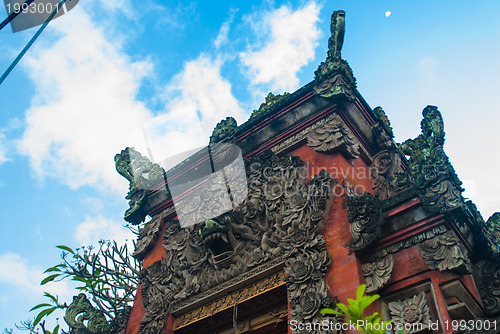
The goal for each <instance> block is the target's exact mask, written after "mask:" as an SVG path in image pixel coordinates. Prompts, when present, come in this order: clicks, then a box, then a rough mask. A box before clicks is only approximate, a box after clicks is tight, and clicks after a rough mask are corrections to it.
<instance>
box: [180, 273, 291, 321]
mask: <svg viewBox="0 0 500 334" xmlns="http://www.w3.org/2000/svg"><path fill="white" fill-rule="evenodd" d="M284 284H285V274H284V273H283V272H279V273H276V274H274V275H271V276H269V277H266V278H264V279H263V280H260V281H259V282H256V283H255V284H252V285H250V286H248V287H245V288H243V289H240V290H238V291H235V292H233V293H230V294H229V295H227V296H224V297H222V298H220V299H217V300H215V301H213V302H211V303H209V304H207V305H204V306H202V307H200V308H198V309H195V310H193V311H191V312H188V313H185V314H182V315H181V316H179V317H176V318H175V322H174V330H177V329H179V328H182V327H185V326H187V325H189V324H192V323H193V322H196V321H198V320H201V319H205V318H208V317H210V316H212V315H213V314H215V313H217V312H220V311H223V310H226V309H228V308H230V307H233V306H234V305H236V304H241V303H243V302H245V301H247V300H250V299H252V298H253V297H255V296H258V295H260V294H263V293H265V292H267V291H270V290H272V289H274V288H277V287H279V286H281V285H284Z"/></svg>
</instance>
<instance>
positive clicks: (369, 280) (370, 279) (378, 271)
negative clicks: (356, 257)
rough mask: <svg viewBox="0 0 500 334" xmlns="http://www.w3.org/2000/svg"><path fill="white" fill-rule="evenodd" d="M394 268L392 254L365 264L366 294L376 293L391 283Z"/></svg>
mask: <svg viewBox="0 0 500 334" xmlns="http://www.w3.org/2000/svg"><path fill="white" fill-rule="evenodd" d="M393 267H394V261H393V259H392V255H390V254H389V255H387V256H386V257H383V258H381V259H379V260H376V261H374V262H369V263H364V264H363V275H364V276H365V281H366V293H374V292H377V291H378V290H380V289H382V288H383V287H384V286H385V285H386V284H387V282H389V279H390V278H391V273H392V268H393Z"/></svg>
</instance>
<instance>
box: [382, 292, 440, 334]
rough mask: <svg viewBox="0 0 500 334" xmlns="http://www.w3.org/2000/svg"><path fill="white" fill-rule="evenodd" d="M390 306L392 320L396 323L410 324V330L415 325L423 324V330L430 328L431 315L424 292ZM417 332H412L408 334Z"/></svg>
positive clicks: (392, 303)
mask: <svg viewBox="0 0 500 334" xmlns="http://www.w3.org/2000/svg"><path fill="white" fill-rule="evenodd" d="M388 306H389V311H390V313H391V318H392V320H394V322H395V323H400V324H403V325H406V324H408V328H412V326H411V325H413V324H421V325H422V327H421V328H422V329H427V328H429V322H430V321H431V315H430V310H429V305H427V301H426V298H425V293H423V292H422V293H420V294H418V295H415V296H413V297H410V298H407V299H403V300H399V301H396V302H390V303H389V304H388ZM415 332H416V331H411V330H410V331H409V332H408V333H415Z"/></svg>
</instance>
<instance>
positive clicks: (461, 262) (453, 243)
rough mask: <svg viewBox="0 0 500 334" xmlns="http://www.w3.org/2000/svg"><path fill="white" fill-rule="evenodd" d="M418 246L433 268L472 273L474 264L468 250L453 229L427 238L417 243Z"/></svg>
mask: <svg viewBox="0 0 500 334" xmlns="http://www.w3.org/2000/svg"><path fill="white" fill-rule="evenodd" d="M417 248H418V249H419V250H420V253H421V254H422V256H423V257H424V259H425V260H426V261H427V264H428V265H429V268H431V269H432V270H441V271H444V270H451V271H455V272H458V273H461V274H470V273H472V264H471V262H470V260H469V258H468V257H467V250H466V249H465V247H464V246H463V245H462V244H461V243H460V242H459V241H458V240H457V238H456V237H455V234H454V233H453V231H448V232H446V233H444V234H441V235H439V236H437V237H435V238H433V239H431V240H427V241H425V242H423V243H421V244H419V245H417Z"/></svg>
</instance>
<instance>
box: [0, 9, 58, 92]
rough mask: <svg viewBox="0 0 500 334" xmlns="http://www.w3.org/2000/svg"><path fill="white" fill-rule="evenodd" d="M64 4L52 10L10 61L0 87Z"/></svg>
mask: <svg viewBox="0 0 500 334" xmlns="http://www.w3.org/2000/svg"><path fill="white" fill-rule="evenodd" d="M28 1H29V0H28ZM65 2H66V0H61V1H60V2H59V4H58V5H57V7H56V9H54V10H53V11H52V13H50V15H49V17H48V18H47V19H46V20H45V22H44V23H43V24H42V26H41V27H40V29H38V30H37V32H36V33H35V35H33V37H32V38H31V39H30V40H29V42H28V43H27V44H26V45H25V46H24V48H23V49H22V50H21V52H20V53H19V54H18V55H17V57H16V58H15V59H14V60H13V61H12V63H11V64H10V65H9V67H8V68H7V70H5V72H4V73H3V74H2V76H1V77H0V85H1V84H2V83H3V82H4V81H5V79H6V78H7V76H8V75H9V74H10V72H12V70H13V69H14V67H16V65H17V63H19V61H20V60H21V58H23V56H24V55H25V54H26V52H27V51H28V50H29V48H30V47H31V46H32V45H33V43H35V41H36V40H37V38H38V36H40V34H41V33H42V32H43V31H44V30H45V28H46V27H47V25H48V24H49V22H50V21H51V20H52V19H53V18H54V16H56V14H57V13H58V12H59V10H60V9H61V8H62V6H63V5H64V3H65ZM18 14H19V13H18ZM9 16H10V15H9Z"/></svg>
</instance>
